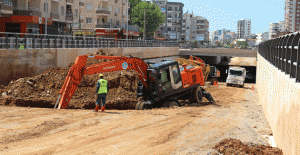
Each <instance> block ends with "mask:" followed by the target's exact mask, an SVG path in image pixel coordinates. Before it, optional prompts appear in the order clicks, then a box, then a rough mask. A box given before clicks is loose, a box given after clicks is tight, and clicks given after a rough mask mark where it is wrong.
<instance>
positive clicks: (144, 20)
mask: <svg viewBox="0 0 300 155" xmlns="http://www.w3.org/2000/svg"><path fill="white" fill-rule="evenodd" d="M143 35H144V40H146V9H145V11H144V34H143Z"/></svg>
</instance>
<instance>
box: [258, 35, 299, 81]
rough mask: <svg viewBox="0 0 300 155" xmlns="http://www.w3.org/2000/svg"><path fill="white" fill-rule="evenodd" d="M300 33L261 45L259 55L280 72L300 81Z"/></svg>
mask: <svg viewBox="0 0 300 155" xmlns="http://www.w3.org/2000/svg"><path fill="white" fill-rule="evenodd" d="M299 38H300V32H295V33H291V34H288V35H284V36H280V37H278V38H274V39H271V40H267V41H265V42H262V43H260V44H259V47H258V53H259V54H260V55H261V56H263V57H264V58H265V59H266V60H268V61H269V62H270V63H271V64H272V65H274V66H275V67H277V68H278V69H279V70H281V71H282V72H284V73H285V74H287V75H289V76H290V78H295V81H296V82H299V81H300V51H299V49H300V47H299V46H300V39H299Z"/></svg>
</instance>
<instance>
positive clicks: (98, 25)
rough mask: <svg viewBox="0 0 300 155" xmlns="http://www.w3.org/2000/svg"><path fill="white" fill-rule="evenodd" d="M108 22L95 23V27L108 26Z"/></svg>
mask: <svg viewBox="0 0 300 155" xmlns="http://www.w3.org/2000/svg"><path fill="white" fill-rule="evenodd" d="M109 27H110V25H109V23H97V25H96V28H109Z"/></svg>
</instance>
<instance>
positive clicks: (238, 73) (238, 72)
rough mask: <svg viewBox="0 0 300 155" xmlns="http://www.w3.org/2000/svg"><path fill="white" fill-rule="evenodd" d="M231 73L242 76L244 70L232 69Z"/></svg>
mask: <svg viewBox="0 0 300 155" xmlns="http://www.w3.org/2000/svg"><path fill="white" fill-rule="evenodd" d="M229 74H230V75H235V76H242V75H243V72H242V71H237V70H230V73H229Z"/></svg>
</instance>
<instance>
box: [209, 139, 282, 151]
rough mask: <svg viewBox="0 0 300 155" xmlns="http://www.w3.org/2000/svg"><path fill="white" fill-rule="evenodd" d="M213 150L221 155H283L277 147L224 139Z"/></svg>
mask: <svg viewBox="0 0 300 155" xmlns="http://www.w3.org/2000/svg"><path fill="white" fill-rule="evenodd" d="M213 149H216V150H217V151H218V152H220V153H222V154H223V155H232V154H239V155H247V154H253V155H254V154H255V155H283V153H282V150H281V149H279V148H277V147H271V146H266V145H257V144H252V143H248V144H246V143H242V142H241V141H240V140H238V139H233V138H226V139H223V140H222V141H220V142H219V143H217V144H216V145H215V146H214V147H213Z"/></svg>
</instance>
